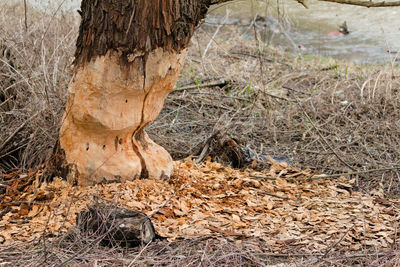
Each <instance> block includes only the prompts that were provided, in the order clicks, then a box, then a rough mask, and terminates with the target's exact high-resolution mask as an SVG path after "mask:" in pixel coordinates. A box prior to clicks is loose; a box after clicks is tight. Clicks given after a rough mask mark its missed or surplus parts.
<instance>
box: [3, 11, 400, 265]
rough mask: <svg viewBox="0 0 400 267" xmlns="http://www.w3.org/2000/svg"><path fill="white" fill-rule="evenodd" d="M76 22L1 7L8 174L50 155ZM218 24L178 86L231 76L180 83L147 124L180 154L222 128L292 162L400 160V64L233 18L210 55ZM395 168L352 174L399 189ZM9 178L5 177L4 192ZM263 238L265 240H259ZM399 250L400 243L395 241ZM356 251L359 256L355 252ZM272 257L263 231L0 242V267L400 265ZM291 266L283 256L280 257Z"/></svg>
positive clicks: (323, 165)
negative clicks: (263, 33) (121, 241)
mask: <svg viewBox="0 0 400 267" xmlns="http://www.w3.org/2000/svg"><path fill="white" fill-rule="evenodd" d="M77 27H78V21H77V20H76V19H75V18H73V17H71V15H69V14H65V15H60V14H57V16H54V17H53V16H43V14H41V13H39V12H35V11H33V10H31V11H30V13H29V25H28V30H27V31H25V26H24V22H23V9H22V7H21V6H20V5H15V6H8V5H4V4H1V5H0V36H1V37H0V50H1V54H0V182H1V180H2V178H1V173H5V172H10V171H11V170H14V169H27V168H31V167H34V166H37V165H38V164H40V163H42V162H44V160H45V159H46V157H47V156H48V155H49V153H50V152H51V149H52V146H53V145H54V143H55V141H56V139H57V132H58V129H59V127H60V118H61V115H62V111H63V108H64V103H65V100H66V89H67V85H68V82H69V79H70V64H71V62H72V59H73V58H72V55H73V51H74V45H75V39H76V33H77ZM217 27H218V26H217V25H208V24H207V23H206V24H204V25H203V26H202V27H200V28H199V29H198V31H197V32H196V34H195V36H194V38H193V39H192V43H191V46H190V49H189V54H188V57H187V60H186V63H185V66H184V69H183V71H182V75H181V78H180V81H179V84H178V87H179V86H180V87H182V86H185V85H188V84H197V85H200V84H205V83H207V82H208V81H213V80H216V78H218V79H219V78H221V77H223V78H224V79H227V80H230V82H229V84H228V85H225V86H221V87H218V86H213V87H204V88H195V89H190V90H180V91H176V92H173V93H172V94H171V95H170V96H169V98H168V100H167V102H166V106H165V108H164V109H163V111H162V112H161V114H160V116H159V118H158V119H157V120H156V122H155V123H154V124H152V125H151V126H150V127H149V129H148V131H149V133H150V134H151V136H152V137H153V138H154V140H155V141H156V142H157V143H159V144H161V145H163V146H164V147H166V148H167V150H169V151H170V152H171V154H172V155H173V156H174V158H175V159H179V158H183V157H186V156H188V155H190V154H196V153H198V152H199V151H200V150H201V149H202V147H203V144H204V142H205V141H206V140H207V139H208V137H210V136H211V135H213V133H215V132H216V131H220V132H221V133H222V134H223V135H225V136H230V137H233V138H235V139H236V140H238V141H239V142H240V143H241V144H242V146H249V147H251V148H252V149H253V150H255V151H256V152H257V153H258V154H260V155H266V154H268V155H281V156H285V157H289V158H291V160H292V162H293V164H294V165H297V166H299V167H301V168H311V169H315V170H318V171H320V172H325V173H338V172H347V171H350V170H355V171H362V170H366V169H377V168H384V167H397V166H399V165H400V164H399V151H400V133H399V131H400V130H399V129H400V127H399V126H400V125H399V124H400V121H399V119H398V118H399V110H400V109H399V105H400V101H399V97H400V96H399V92H398V91H399V88H400V86H399V79H398V75H399V69H398V67H397V66H392V65H388V66H357V65H354V64H351V63H345V62H338V61H335V60H333V59H328V58H319V57H313V56H304V55H291V54H288V53H284V52H283V51H281V50H277V49H274V48H272V47H265V46H264V44H263V43H262V42H260V41H259V38H253V39H244V38H243V33H244V32H247V33H252V34H254V30H253V28H251V27H235V26H224V27H222V28H220V31H219V32H218V34H217V35H216V36H215V38H214V39H215V40H214V41H212V42H211V45H210V47H209V49H208V51H207V55H206V56H205V57H202V55H203V54H204V52H205V49H206V47H207V45H208V43H209V42H210V39H211V37H212V35H213V34H214V32H215V30H216V29H217ZM399 174H400V173H399V171H398V169H395V170H391V171H380V172H375V173H372V174H368V175H365V174H360V175H353V176H352V177H350V178H354V179H356V182H357V183H358V186H359V189H360V190H364V191H369V190H372V189H376V190H384V191H385V193H387V194H389V195H392V196H394V195H398V193H399V192H400V175H399ZM2 189H3V188H2V187H1V183H0V193H1V190H2ZM258 248H260V249H261V250H258ZM394 249H395V248H394ZM356 256H357V255H356ZM356 256H354V257H353V256H348V257H347V256H342V257H339V256H337V255H328V256H327V257H325V258H323V259H321V258H320V257H317V256H313V255H295V254H291V255H281V257H272V256H271V255H270V254H268V248H265V247H263V244H262V243H260V242H258V241H256V240H252V241H250V240H247V241H243V242H242V243H240V244H239V243H238V242H233V241H229V240H216V239H204V240H202V239H196V240H183V241H177V242H174V243H165V242H162V241H159V242H156V243H153V244H150V245H149V246H148V247H146V248H137V249H131V250H121V249H117V248H104V247H101V246H99V245H98V244H97V243H95V242H94V243H93V242H92V243H91V242H90V241H88V240H79V239H78V238H76V237H73V236H72V237H71V239H68V240H64V241H63V242H58V243H46V242H45V240H42V241H41V242H40V243H39V244H35V245H33V246H31V247H28V248H24V249H21V247H20V244H15V245H14V247H13V246H8V247H1V248H0V265H1V264H3V263H4V262H9V265H16V266H19V265H25V266H37V265H43V264H46V265H52V266H57V265H59V264H61V263H63V262H65V261H67V260H68V265H70V266H84V265H86V266H92V265H95V264H98V265H99V266H113V265H114V266H120V265H123V264H125V265H128V264H130V263H132V264H133V266H135V265H136V266H139V265H154V266H161V265H162V266H178V265H184V266H186V265H187V266H195V265H196V266H225V265H233V264H234V265H238V266H240V265H242V266H262V265H263V264H264V265H267V264H273V263H276V262H286V263H288V264H292V265H288V266H310V265H314V266H343V265H356V264H359V265H360V264H361V265H370V266H399V262H400V255H399V252H398V250H394V251H393V252H388V253H386V254H378V253H372V254H370V255H359V256H360V257H356ZM276 266H283V265H276Z"/></svg>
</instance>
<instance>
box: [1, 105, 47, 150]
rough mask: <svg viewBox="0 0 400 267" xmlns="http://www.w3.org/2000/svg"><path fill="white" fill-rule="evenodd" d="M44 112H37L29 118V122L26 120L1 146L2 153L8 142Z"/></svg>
mask: <svg viewBox="0 0 400 267" xmlns="http://www.w3.org/2000/svg"><path fill="white" fill-rule="evenodd" d="M43 111H44V109H42V110H40V111H38V112H36V113H35V114H33V115H32V116H31V117H30V118H28V119H27V120H25V121H24V122H23V123H22V124H21V125H20V126H19V127H18V128H17V129H16V130H15V131H14V132H13V133H12V134H11V135H10V136H9V137H8V138H7V139H6V140H5V141H4V142H3V143H2V144H1V145H0V151H1V150H2V149H3V148H4V147H5V146H6V145H7V143H8V142H10V141H11V139H13V137H14V136H15V135H16V134H17V133H18V132H19V131H21V130H22V129H23V128H24V127H25V125H26V124H27V123H28V122H30V121H31V120H33V119H35V118H36V117H37V116H38V115H39V114H40V113H42V112H43Z"/></svg>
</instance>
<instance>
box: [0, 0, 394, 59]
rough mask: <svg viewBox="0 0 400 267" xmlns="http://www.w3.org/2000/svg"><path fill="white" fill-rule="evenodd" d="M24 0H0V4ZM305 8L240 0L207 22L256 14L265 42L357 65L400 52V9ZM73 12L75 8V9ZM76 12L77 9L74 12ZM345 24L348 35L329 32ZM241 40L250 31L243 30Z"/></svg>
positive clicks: (56, 5) (52, 6)
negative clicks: (259, 18)
mask: <svg viewBox="0 0 400 267" xmlns="http://www.w3.org/2000/svg"><path fill="white" fill-rule="evenodd" d="M10 1H13V2H21V3H22V2H23V0H0V2H7V3H9V2H10ZM27 2H28V3H29V5H31V6H34V7H36V8H41V9H43V10H45V11H48V12H55V11H56V10H59V11H61V12H67V11H73V12H75V10H77V9H78V8H79V6H80V2H81V1H80V0H27ZM307 3H308V6H309V9H305V8H304V7H302V6H301V5H300V4H298V3H297V1H295V0H259V1H256V0H239V1H233V2H229V3H228V4H223V5H220V6H218V7H211V8H210V15H209V18H208V21H211V22H218V21H221V17H222V16H225V14H226V12H227V10H229V11H230V16H229V18H230V20H228V22H233V23H237V24H239V23H241V22H243V21H247V23H248V22H249V21H250V22H251V21H252V20H253V19H254V18H256V16H257V15H258V16H260V17H262V18H263V21H262V19H261V20H259V21H258V22H257V25H264V27H263V26H261V27H259V28H258V29H259V33H260V34H261V37H263V38H264V40H265V41H266V42H267V43H271V44H272V45H274V46H280V47H282V48H283V49H287V50H292V51H294V52H301V53H309V54H319V55H324V56H332V57H335V58H341V59H347V60H351V61H354V62H357V63H387V62H390V61H395V60H396V57H397V56H399V57H400V55H398V51H400V8H399V7H388V8H369V9H368V8H364V7H357V6H349V5H340V4H334V3H327V2H319V1H316V0H308V1H307ZM75 13H76V12H75ZM76 14H77V13H76ZM344 21H346V22H347V25H348V28H349V31H350V34H349V35H346V36H331V37H329V36H328V34H329V33H330V32H333V31H336V30H337V29H338V25H340V24H342V23H343V22H344ZM243 33H244V37H245V38H249V39H250V38H254V36H251V35H252V34H253V35H254V33H253V30H252V29H251V30H247V31H246V29H245V28H244V30H243Z"/></svg>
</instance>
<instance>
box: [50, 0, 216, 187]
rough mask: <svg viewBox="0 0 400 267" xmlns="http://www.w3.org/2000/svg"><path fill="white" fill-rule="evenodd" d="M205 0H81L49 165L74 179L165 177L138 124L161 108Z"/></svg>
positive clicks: (168, 163)
mask: <svg viewBox="0 0 400 267" xmlns="http://www.w3.org/2000/svg"><path fill="white" fill-rule="evenodd" d="M210 3H211V1H209V0H152V1H148V0H132V1H126V0H97V1H92V0H83V1H82V4H81V11H80V14H81V16H82V22H81V25H80V29H79V37H78V40H77V47H76V53H75V61H74V68H73V77H72V80H71V82H70V84H69V88H68V101H67V107H66V110H65V113H64V116H63V122H62V127H61V130H60V133H59V144H58V146H57V147H56V149H55V153H54V157H53V160H52V161H51V162H52V163H51V164H50V167H51V169H52V170H54V172H55V173H56V174H58V175H61V176H63V177H66V178H69V179H71V180H73V181H76V182H78V183H79V184H93V183H102V182H113V181H121V180H132V179H137V178H155V179H160V178H161V179H162V178H168V177H169V176H170V175H171V174H172V171H173V165H172V158H171V156H170V155H169V153H168V152H167V151H166V150H165V149H164V148H162V147H161V146H159V145H157V144H155V143H154V142H153V141H152V140H151V139H150V138H149V137H148V135H147V133H146V132H145V130H144V128H145V127H146V126H147V125H149V124H150V123H151V122H152V121H153V120H154V119H155V118H156V117H157V116H158V114H159V112H160V111H161V109H162V107H163V104H164V100H165V98H166V96H167V95H168V93H170V92H171V91H172V90H173V88H174V86H175V83H176V81H177V78H178V75H179V72H180V69H181V66H182V63H183V59H184V56H185V53H186V50H187V47H188V44H189V41H190V38H191V36H192V35H193V32H194V30H195V27H196V25H197V24H198V22H199V21H200V20H201V19H202V18H203V17H204V16H205V14H206V12H207V8H208V7H209V5H210Z"/></svg>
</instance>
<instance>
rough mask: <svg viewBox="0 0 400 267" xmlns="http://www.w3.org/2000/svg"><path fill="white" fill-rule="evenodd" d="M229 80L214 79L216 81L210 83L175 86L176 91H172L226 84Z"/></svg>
mask: <svg viewBox="0 0 400 267" xmlns="http://www.w3.org/2000/svg"><path fill="white" fill-rule="evenodd" d="M229 82H230V81H229V80H225V79H222V80H219V81H214V82H209V83H202V84H193V85H188V86H183V87H179V88H175V89H174V91H172V92H177V91H185V90H192V89H199V88H203V87H215V86H225V85H227V84H228V83H229Z"/></svg>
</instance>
